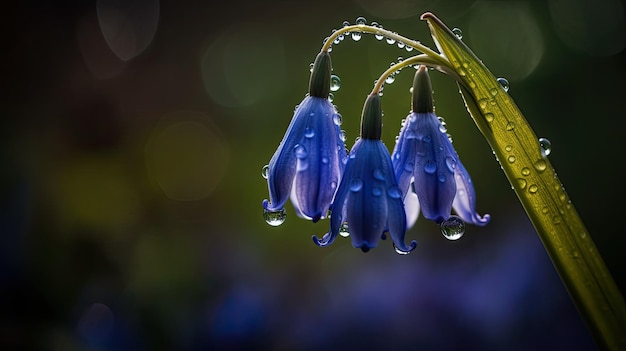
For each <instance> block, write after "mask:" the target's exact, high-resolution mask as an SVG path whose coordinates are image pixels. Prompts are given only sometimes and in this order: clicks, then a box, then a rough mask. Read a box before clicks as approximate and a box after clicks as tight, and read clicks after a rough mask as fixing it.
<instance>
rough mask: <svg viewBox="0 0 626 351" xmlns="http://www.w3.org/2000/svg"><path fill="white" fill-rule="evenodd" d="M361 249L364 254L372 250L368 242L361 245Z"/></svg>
mask: <svg viewBox="0 0 626 351" xmlns="http://www.w3.org/2000/svg"><path fill="white" fill-rule="evenodd" d="M360 249H361V251H363V252H368V251H369V250H370V249H371V247H370V244H369V243H368V242H367V241H364V242H363V244H361V247H360Z"/></svg>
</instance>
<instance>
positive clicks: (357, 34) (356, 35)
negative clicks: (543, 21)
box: [351, 32, 363, 41]
mask: <svg viewBox="0 0 626 351" xmlns="http://www.w3.org/2000/svg"><path fill="white" fill-rule="evenodd" d="M351 36H352V40H354V41H359V40H361V37H362V36H363V35H361V33H360V32H352V34H351Z"/></svg>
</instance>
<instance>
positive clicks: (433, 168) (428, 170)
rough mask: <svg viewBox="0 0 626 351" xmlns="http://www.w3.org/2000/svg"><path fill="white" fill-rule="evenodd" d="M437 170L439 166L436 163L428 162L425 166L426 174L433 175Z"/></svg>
mask: <svg viewBox="0 0 626 351" xmlns="http://www.w3.org/2000/svg"><path fill="white" fill-rule="evenodd" d="M436 170H437V164H436V163H435V162H434V161H426V163H425V164H424V172H426V173H428V174H433V173H435V171H436Z"/></svg>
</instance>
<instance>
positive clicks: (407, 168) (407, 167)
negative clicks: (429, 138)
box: [404, 162, 413, 172]
mask: <svg viewBox="0 0 626 351" xmlns="http://www.w3.org/2000/svg"><path fill="white" fill-rule="evenodd" d="M404 170H405V171H406V172H413V162H407V163H406V164H405V165H404Z"/></svg>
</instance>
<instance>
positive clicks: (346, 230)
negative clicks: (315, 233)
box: [339, 222, 350, 238]
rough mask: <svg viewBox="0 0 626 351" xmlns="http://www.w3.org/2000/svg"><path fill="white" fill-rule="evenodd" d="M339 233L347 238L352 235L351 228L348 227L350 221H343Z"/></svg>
mask: <svg viewBox="0 0 626 351" xmlns="http://www.w3.org/2000/svg"><path fill="white" fill-rule="evenodd" d="M339 235H341V236H342V237H344V238H347V237H349V236H350V228H349V227H348V222H343V224H342V225H341V227H339Z"/></svg>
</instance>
